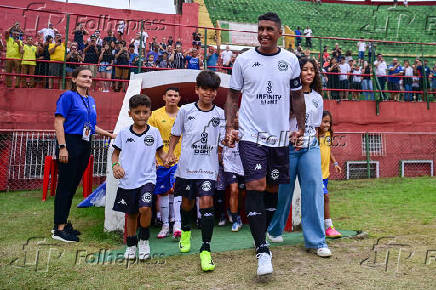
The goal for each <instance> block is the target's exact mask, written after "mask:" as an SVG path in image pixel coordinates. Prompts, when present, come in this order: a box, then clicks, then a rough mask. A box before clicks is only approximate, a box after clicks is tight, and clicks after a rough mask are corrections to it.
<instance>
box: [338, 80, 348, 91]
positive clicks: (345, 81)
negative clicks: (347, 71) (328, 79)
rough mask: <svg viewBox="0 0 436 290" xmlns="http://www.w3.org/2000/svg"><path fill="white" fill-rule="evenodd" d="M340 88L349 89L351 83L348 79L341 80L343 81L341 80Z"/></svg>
mask: <svg viewBox="0 0 436 290" xmlns="http://www.w3.org/2000/svg"><path fill="white" fill-rule="evenodd" d="M339 88H340V89H349V88H350V83H349V82H348V80H341V81H339Z"/></svg>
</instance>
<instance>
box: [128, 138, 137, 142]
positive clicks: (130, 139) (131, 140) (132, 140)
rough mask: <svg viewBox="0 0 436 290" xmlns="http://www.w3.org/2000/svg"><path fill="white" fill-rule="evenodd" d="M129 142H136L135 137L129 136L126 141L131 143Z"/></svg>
mask: <svg viewBox="0 0 436 290" xmlns="http://www.w3.org/2000/svg"><path fill="white" fill-rule="evenodd" d="M129 142H135V139H133V138H127V140H126V143H129Z"/></svg>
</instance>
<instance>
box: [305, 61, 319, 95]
mask: <svg viewBox="0 0 436 290" xmlns="http://www.w3.org/2000/svg"><path fill="white" fill-rule="evenodd" d="M308 62H310V63H311V64H312V65H313V68H314V70H315V77H314V78H313V82H312V83H311V84H310V88H311V89H312V90H314V91H315V92H317V93H318V94H320V95H322V82H321V77H320V75H319V68H318V64H317V63H316V61H315V60H314V59H311V58H308V57H303V58H301V59H300V68H301V69H303V66H304V65H305V64H306V63H308Z"/></svg>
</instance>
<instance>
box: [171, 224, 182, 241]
mask: <svg viewBox="0 0 436 290" xmlns="http://www.w3.org/2000/svg"><path fill="white" fill-rule="evenodd" d="M181 236H182V229H181V226H180V224H174V227H173V238H174V239H180V237H181Z"/></svg>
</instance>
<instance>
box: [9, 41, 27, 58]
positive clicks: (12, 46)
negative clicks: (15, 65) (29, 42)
mask: <svg viewBox="0 0 436 290" xmlns="http://www.w3.org/2000/svg"><path fill="white" fill-rule="evenodd" d="M19 42H20V44H21V45H23V43H22V42H21V40H19ZM6 58H19V59H21V53H20V46H19V45H18V43H16V42H15V39H14V38H13V37H9V38H8V40H7V41H6Z"/></svg>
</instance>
